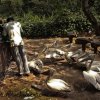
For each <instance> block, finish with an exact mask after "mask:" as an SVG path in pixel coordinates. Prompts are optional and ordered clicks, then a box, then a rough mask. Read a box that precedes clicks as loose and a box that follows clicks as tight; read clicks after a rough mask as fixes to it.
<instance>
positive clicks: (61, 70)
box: [0, 38, 100, 100]
mask: <svg viewBox="0 0 100 100" xmlns="http://www.w3.org/2000/svg"><path fill="white" fill-rule="evenodd" d="M55 40H58V41H59V45H61V46H63V45H66V44H67V39H66V38H49V39H24V41H25V48H26V53H27V56H28V60H32V59H33V58H34V52H41V51H42V49H43V47H44V45H48V46H49V45H50V44H52V43H53V42H54V41H55ZM39 58H41V60H42V61H43V63H44V66H45V67H50V68H54V69H56V73H55V75H54V77H55V78H61V79H63V80H64V81H66V82H67V83H68V84H70V85H71V86H72V89H73V90H72V92H70V93H66V94H65V96H62V95H59V94H58V95H57V94H52V93H51V92H48V93H47V94H45V93H43V92H42V91H40V90H37V89H34V88H31V84H32V83H37V84H40V85H41V84H42V83H43V81H44V80H45V79H46V77H47V75H43V74H40V75H39V74H36V73H32V76H30V77H22V78H19V77H16V76H15V75H14V73H15V72H16V71H17V67H16V66H15V63H14V62H12V63H11V65H10V67H9V68H8V70H7V72H6V76H5V77H2V76H1V81H0V100H23V99H25V98H24V97H27V96H30V95H31V96H34V99H32V100H100V92H99V91H98V90H96V89H95V88H94V87H93V86H92V85H91V84H90V83H88V82H87V81H86V80H85V79H84V77H83V74H82V71H83V70H85V69H83V68H82V69H81V68H78V67H77V66H74V65H71V66H69V65H68V64H67V61H66V60H65V59H62V60H54V61H53V60H52V61H50V60H49V61H48V60H46V59H44V57H43V56H40V57H39ZM28 100H29V99H28Z"/></svg>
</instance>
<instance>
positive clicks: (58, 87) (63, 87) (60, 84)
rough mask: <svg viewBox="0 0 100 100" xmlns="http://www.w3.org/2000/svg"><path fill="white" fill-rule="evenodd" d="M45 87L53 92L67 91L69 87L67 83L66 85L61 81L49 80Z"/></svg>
mask: <svg viewBox="0 0 100 100" xmlns="http://www.w3.org/2000/svg"><path fill="white" fill-rule="evenodd" d="M47 85H48V86H49V87H50V88H52V89H54V90H58V91H61V90H63V91H64V90H67V89H68V90H69V85H68V83H66V82H65V81H63V80H61V79H51V80H49V81H48V82H47Z"/></svg>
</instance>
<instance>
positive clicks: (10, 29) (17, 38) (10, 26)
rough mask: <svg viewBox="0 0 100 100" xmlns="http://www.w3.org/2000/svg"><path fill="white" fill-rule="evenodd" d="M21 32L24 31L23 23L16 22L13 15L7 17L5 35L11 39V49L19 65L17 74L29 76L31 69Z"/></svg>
mask: <svg viewBox="0 0 100 100" xmlns="http://www.w3.org/2000/svg"><path fill="white" fill-rule="evenodd" d="M21 32H23V30H22V27H21V24H20V23H19V22H16V21H15V20H14V18H13V17H9V18H7V23H6V24H5V25H4V35H8V37H9V40H10V46H11V51H12V54H13V56H14V59H15V61H16V64H17V66H18V74H17V75H18V76H22V75H27V76H28V75H30V70H29V67H28V63H27V57H26V54H25V50H24V42H23V39H22V37H21Z"/></svg>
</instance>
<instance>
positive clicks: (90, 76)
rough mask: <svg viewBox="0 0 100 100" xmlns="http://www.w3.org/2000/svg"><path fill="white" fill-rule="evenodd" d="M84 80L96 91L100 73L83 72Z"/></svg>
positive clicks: (99, 87) (99, 84)
mask: <svg viewBox="0 0 100 100" xmlns="http://www.w3.org/2000/svg"><path fill="white" fill-rule="evenodd" d="M83 76H84V78H85V79H86V80H87V81H88V82H89V83H91V84H92V85H93V86H94V87H95V88H96V89H97V90H100V71H99V72H96V71H92V70H89V71H83Z"/></svg>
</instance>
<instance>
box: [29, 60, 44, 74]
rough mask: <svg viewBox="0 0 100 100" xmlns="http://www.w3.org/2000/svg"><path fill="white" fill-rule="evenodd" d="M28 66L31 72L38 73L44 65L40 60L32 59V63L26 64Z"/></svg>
mask: <svg viewBox="0 0 100 100" xmlns="http://www.w3.org/2000/svg"><path fill="white" fill-rule="evenodd" d="M28 66H29V68H30V69H31V70H35V71H37V72H40V71H41V69H42V68H43V66H44V64H43V62H42V61H41V60H40V59H33V60H32V61H29V62H28Z"/></svg>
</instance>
